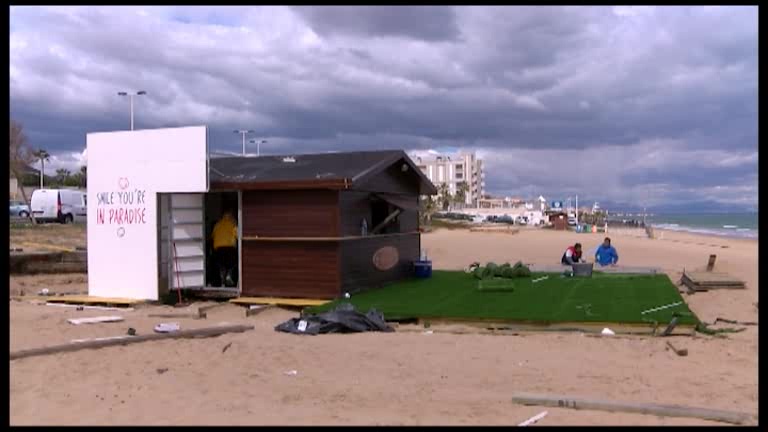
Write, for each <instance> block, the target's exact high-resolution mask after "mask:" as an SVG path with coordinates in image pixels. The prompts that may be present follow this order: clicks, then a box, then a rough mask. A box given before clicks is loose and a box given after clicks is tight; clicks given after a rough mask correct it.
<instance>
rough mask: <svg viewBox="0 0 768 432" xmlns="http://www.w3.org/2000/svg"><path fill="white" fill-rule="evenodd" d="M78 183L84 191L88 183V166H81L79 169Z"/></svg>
mask: <svg viewBox="0 0 768 432" xmlns="http://www.w3.org/2000/svg"><path fill="white" fill-rule="evenodd" d="M80 181H81V182H82V183H81V185H82V186H81V187H82V188H83V189H85V188H86V186H87V183H88V166H87V165H83V166H81V167H80Z"/></svg>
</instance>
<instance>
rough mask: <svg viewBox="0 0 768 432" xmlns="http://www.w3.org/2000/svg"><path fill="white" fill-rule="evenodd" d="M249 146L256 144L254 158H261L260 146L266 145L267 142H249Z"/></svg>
mask: <svg viewBox="0 0 768 432" xmlns="http://www.w3.org/2000/svg"><path fill="white" fill-rule="evenodd" d="M249 142H250V143H251V144H256V157H258V156H261V145H262V144H266V143H267V140H250V141H249Z"/></svg>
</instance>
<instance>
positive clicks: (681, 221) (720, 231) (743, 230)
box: [646, 212, 758, 239]
mask: <svg viewBox="0 0 768 432" xmlns="http://www.w3.org/2000/svg"><path fill="white" fill-rule="evenodd" d="M646 221H647V222H648V224H650V225H651V226H653V227H655V228H659V229H666V230H670V231H686V232H691V233H696V234H706V235H716V236H724V237H737V238H754V239H756V238H757V225H758V223H757V212H751V213H669V214H663V213H657V214H654V215H652V216H651V215H649V216H648V217H647V218H646Z"/></svg>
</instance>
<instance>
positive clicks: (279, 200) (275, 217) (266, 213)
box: [243, 190, 339, 237]
mask: <svg viewBox="0 0 768 432" xmlns="http://www.w3.org/2000/svg"><path fill="white" fill-rule="evenodd" d="M338 235H339V206H338V191H333V190H295V191H293V190H292V191H244V192H243V236H259V237H336V236H338Z"/></svg>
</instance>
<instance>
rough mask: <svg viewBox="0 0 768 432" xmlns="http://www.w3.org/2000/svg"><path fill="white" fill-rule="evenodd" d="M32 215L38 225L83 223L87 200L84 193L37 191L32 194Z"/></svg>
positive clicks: (56, 190) (59, 190)
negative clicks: (44, 223)
mask: <svg viewBox="0 0 768 432" xmlns="http://www.w3.org/2000/svg"><path fill="white" fill-rule="evenodd" d="M31 202H32V206H31V207H32V214H33V215H34V216H35V220H36V221H37V222H38V223H42V222H59V223H65V224H66V223H72V222H75V221H78V222H84V221H85V219H86V216H87V213H86V211H87V208H88V206H87V198H86V194H85V193H84V192H80V191H76V190H70V189H37V190H35V191H34V192H32V200H31Z"/></svg>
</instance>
